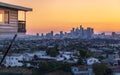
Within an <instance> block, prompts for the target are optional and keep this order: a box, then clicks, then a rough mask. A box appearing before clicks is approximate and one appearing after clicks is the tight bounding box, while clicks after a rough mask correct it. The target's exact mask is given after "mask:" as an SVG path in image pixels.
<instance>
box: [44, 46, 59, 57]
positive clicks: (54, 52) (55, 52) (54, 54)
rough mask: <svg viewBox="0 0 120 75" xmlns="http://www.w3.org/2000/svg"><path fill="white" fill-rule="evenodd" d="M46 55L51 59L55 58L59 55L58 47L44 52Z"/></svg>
mask: <svg viewBox="0 0 120 75" xmlns="http://www.w3.org/2000/svg"><path fill="white" fill-rule="evenodd" d="M46 53H47V55H50V56H51V57H56V56H57V55H58V54H59V50H58V46H57V45H56V46H55V47H53V48H49V49H47V50H46Z"/></svg>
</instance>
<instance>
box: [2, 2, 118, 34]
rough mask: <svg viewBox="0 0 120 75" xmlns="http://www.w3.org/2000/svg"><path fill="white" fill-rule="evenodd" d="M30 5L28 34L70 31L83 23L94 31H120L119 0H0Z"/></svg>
mask: <svg viewBox="0 0 120 75" xmlns="http://www.w3.org/2000/svg"><path fill="white" fill-rule="evenodd" d="M0 1H1V2H6V3H11V4H15V5H21V6H25V7H31V8H33V12H28V13H27V34H36V33H37V32H38V33H46V32H49V31H51V30H53V31H55V32H59V31H61V30H63V31H69V30H70V29H71V28H72V27H79V25H81V24H82V25H83V26H84V27H85V28H86V27H93V28H94V29H95V31H96V32H102V31H106V32H110V31H116V32H120V0H4V1H3V0H0Z"/></svg>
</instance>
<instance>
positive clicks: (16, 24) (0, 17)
mask: <svg viewBox="0 0 120 75" xmlns="http://www.w3.org/2000/svg"><path fill="white" fill-rule="evenodd" d="M19 11H23V12H24V13H25V14H24V21H20V20H18V12H19ZM28 11H32V9H31V8H26V7H22V6H17V5H12V4H7V3H3V2H0V34H15V33H22V34H23V33H26V12H28Z"/></svg>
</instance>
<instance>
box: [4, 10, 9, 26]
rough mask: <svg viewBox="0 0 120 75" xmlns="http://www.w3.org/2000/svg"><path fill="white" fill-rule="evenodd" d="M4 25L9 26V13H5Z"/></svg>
mask: <svg viewBox="0 0 120 75" xmlns="http://www.w3.org/2000/svg"><path fill="white" fill-rule="evenodd" d="M4 23H6V24H9V11H5V12H4Z"/></svg>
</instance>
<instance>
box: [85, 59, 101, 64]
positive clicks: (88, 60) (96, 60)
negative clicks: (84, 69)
mask: <svg viewBox="0 0 120 75" xmlns="http://www.w3.org/2000/svg"><path fill="white" fill-rule="evenodd" d="M94 63H100V62H99V60H98V59H96V58H88V59H87V65H92V64H94Z"/></svg>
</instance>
